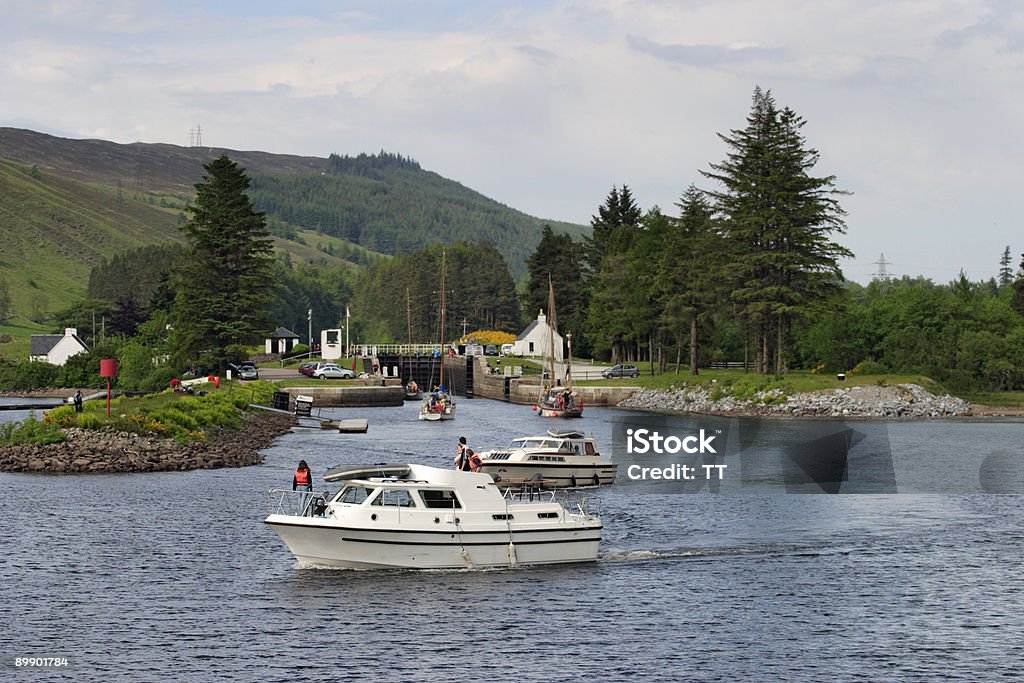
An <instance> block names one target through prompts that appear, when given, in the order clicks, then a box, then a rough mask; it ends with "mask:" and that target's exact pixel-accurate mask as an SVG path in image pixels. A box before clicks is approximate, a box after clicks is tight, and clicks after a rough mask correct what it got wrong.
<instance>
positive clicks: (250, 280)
mask: <svg viewBox="0 0 1024 683" xmlns="http://www.w3.org/2000/svg"><path fill="white" fill-rule="evenodd" d="M203 168H204V169H205V170H206V175H204V176H203V182H201V183H198V184H196V186H195V187H196V200H195V204H194V205H193V206H191V207H189V209H188V212H189V214H190V218H189V221H188V222H187V223H186V224H185V225H184V226H182V232H184V233H185V236H186V238H187V239H188V245H187V247H186V250H185V254H184V255H183V256H182V258H181V259H180V260H179V261H178V264H177V268H176V275H177V282H176V290H177V291H176V296H175V302H174V309H173V312H174V316H173V319H174V323H173V324H174V330H175V336H176V342H177V349H178V353H179V354H180V355H181V358H182V359H183V360H194V361H199V362H200V363H201V364H203V365H216V366H222V365H223V364H224V363H225V362H226V361H228V360H230V359H231V355H232V351H231V349H229V348H228V347H229V346H231V345H233V344H244V343H250V342H252V341H254V340H255V339H257V338H258V336H259V335H260V334H261V333H262V332H263V331H264V330H265V328H266V326H267V325H268V322H267V320H266V313H265V309H266V305H267V301H268V298H269V296H270V292H271V288H272V284H273V283H272V282H271V278H270V274H271V269H272V263H273V259H272V256H271V252H272V244H271V241H270V237H269V234H268V233H267V229H266V219H265V217H264V214H262V213H258V212H256V211H254V210H253V207H252V203H251V202H250V201H249V197H248V195H247V194H246V190H247V189H248V187H249V177H248V176H247V175H246V173H245V170H244V169H242V168H241V167H239V166H238V164H237V163H235V162H234V161H232V160H231V159H229V158H228V157H227V155H222V156H221V157H219V158H217V159H215V160H214V161H212V162H210V163H209V164H206V165H204V166H203Z"/></svg>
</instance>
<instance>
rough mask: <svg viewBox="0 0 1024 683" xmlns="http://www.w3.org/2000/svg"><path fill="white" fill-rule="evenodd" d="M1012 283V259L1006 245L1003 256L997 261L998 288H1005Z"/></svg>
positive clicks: (1008, 247)
mask: <svg viewBox="0 0 1024 683" xmlns="http://www.w3.org/2000/svg"><path fill="white" fill-rule="evenodd" d="M1012 283H1013V258H1012V257H1011V256H1010V245H1006V249H1004V250H1003V255H1002V257H1000V259H999V287H1000V288H1002V287H1006V286H1007V285H1010V284H1012Z"/></svg>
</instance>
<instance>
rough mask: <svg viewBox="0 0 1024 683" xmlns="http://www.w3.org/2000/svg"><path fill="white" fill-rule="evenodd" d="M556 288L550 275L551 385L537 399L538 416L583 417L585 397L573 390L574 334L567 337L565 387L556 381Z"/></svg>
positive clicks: (549, 332)
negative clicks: (567, 354) (567, 353)
mask: <svg viewBox="0 0 1024 683" xmlns="http://www.w3.org/2000/svg"><path fill="white" fill-rule="evenodd" d="M555 324H556V318H555V288H554V286H553V285H552V284H551V275H548V337H549V343H548V355H549V362H550V368H549V370H548V377H549V379H550V382H551V384H550V385H543V384H542V385H541V386H542V387H543V389H542V390H541V394H540V397H539V398H538V399H537V406H536V410H537V414H538V415H540V416H541V417H583V397H582V396H580V393H579V392H578V391H576V390H575V389H573V388H572V333H571V332H570V333H568V334H567V335H566V339H567V340H568V343H569V356H568V358H567V359H566V362H567V365H566V372H565V386H558V385H557V383H556V381H555V377H556V375H555Z"/></svg>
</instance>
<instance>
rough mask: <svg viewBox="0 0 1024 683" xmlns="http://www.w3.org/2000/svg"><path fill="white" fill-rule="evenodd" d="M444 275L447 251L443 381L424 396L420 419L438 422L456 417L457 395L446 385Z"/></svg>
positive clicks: (440, 357)
mask: <svg viewBox="0 0 1024 683" xmlns="http://www.w3.org/2000/svg"><path fill="white" fill-rule="evenodd" d="M444 275H445V253H444V250H442V251H441V335H440V336H441V341H440V344H438V348H437V350H436V351H435V352H434V353H435V356H434V357H435V358H436V359H437V361H438V362H439V363H440V364H441V382H440V383H439V384H438V385H437V387H435V388H434V389H433V391H431V392H430V393H429V394H427V395H426V396H425V397H424V398H423V405H421V406H420V419H421V420H428V421H430V422H436V421H438V420H454V419H455V397H454V396H452V395H451V394H450V393H448V391H447V390H446V389H445V386H444V353H445V344H444V304H445V298H444V297H445V291H444V286H445V285H444Z"/></svg>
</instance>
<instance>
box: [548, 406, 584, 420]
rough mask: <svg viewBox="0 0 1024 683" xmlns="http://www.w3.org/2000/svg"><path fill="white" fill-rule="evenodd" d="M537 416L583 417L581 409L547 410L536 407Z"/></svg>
mask: <svg viewBox="0 0 1024 683" xmlns="http://www.w3.org/2000/svg"><path fill="white" fill-rule="evenodd" d="M537 414H538V415H540V416H541V417H583V408H571V409H567V408H548V407H546V406H543V405H541V406H538V407H537Z"/></svg>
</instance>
